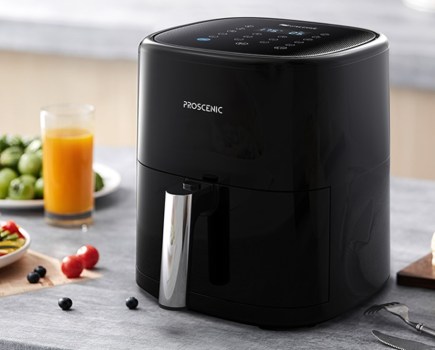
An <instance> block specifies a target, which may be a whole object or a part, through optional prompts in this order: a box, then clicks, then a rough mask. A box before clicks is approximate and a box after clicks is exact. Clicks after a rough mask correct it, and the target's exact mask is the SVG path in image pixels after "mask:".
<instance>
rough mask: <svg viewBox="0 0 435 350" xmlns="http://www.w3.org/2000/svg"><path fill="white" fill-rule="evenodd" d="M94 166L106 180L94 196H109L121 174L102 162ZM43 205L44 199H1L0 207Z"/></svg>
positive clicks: (29, 207) (27, 207) (24, 207)
mask: <svg viewBox="0 0 435 350" xmlns="http://www.w3.org/2000/svg"><path fill="white" fill-rule="evenodd" d="M93 168H94V170H95V171H96V172H98V173H99V174H100V175H101V177H102V178H103V180H104V187H103V188H102V189H101V190H100V191H98V192H94V198H100V197H104V196H107V195H109V194H111V193H112V192H115V191H116V190H117V189H118V188H119V185H120V184H121V175H119V173H118V172H117V171H116V170H113V169H112V168H109V167H108V166H107V165H104V164H100V163H94V166H93ZM43 207H44V200H43V199H27V200H12V199H0V209H33V208H43Z"/></svg>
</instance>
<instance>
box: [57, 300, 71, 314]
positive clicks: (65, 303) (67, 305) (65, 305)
mask: <svg viewBox="0 0 435 350" xmlns="http://www.w3.org/2000/svg"><path fill="white" fill-rule="evenodd" d="M57 303H58V304H59V307H60V308H61V309H62V310H64V311H66V310H69V309H71V306H72V300H71V299H70V298H60V299H59V300H58V302H57Z"/></svg>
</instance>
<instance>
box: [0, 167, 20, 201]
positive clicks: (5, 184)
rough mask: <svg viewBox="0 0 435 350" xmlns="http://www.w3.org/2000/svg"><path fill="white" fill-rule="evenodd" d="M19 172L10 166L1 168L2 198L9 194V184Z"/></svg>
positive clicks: (0, 189)
mask: <svg viewBox="0 0 435 350" xmlns="http://www.w3.org/2000/svg"><path fill="white" fill-rule="evenodd" d="M17 176H18V175H17V173H16V172H15V171H14V170H12V169H9V168H4V169H2V170H0V199H5V198H6V197H7V196H8V191H9V184H10V183H11V181H12V180H13V179H15V178H16V177H17Z"/></svg>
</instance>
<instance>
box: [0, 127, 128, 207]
mask: <svg viewBox="0 0 435 350" xmlns="http://www.w3.org/2000/svg"><path fill="white" fill-rule="evenodd" d="M42 154H43V147H42V141H41V139H40V138H39V137H34V138H26V137H20V136H11V135H2V136H0V209H31V208H42V207H43V206H44V198H43V197H44V180H43V178H42V171H43V170H42ZM93 169H94V177H95V178H94V180H95V181H94V198H100V197H104V196H107V195H109V194H111V193H112V192H114V191H116V190H117V189H118V188H119V185H120V184H121V176H120V175H119V173H118V172H117V171H115V170H114V169H112V168H110V167H108V166H106V165H104V164H100V163H94V164H93Z"/></svg>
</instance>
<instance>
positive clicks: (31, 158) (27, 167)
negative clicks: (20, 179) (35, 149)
mask: <svg viewBox="0 0 435 350" xmlns="http://www.w3.org/2000/svg"><path fill="white" fill-rule="evenodd" d="M41 167H42V159H41V157H39V156H38V155H37V154H35V153H24V154H23V155H22V156H21V157H20V160H19V161H18V171H19V172H20V173H21V174H28V175H33V176H35V177H36V176H38V175H39V173H40V171H41ZM35 181H36V179H35Z"/></svg>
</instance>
